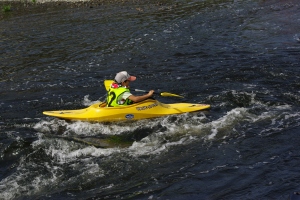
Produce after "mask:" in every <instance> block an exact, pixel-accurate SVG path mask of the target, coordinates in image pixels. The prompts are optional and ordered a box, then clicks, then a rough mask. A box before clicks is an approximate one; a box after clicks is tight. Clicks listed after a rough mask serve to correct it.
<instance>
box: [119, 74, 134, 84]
mask: <svg viewBox="0 0 300 200" xmlns="http://www.w3.org/2000/svg"><path fill="white" fill-rule="evenodd" d="M135 79H136V77H135V76H130V75H129V74H128V73H127V72H126V71H122V72H119V73H117V74H116V77H115V81H116V82H117V83H122V82H124V81H126V80H128V81H135Z"/></svg>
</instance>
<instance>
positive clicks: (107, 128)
mask: <svg viewBox="0 0 300 200" xmlns="http://www.w3.org/2000/svg"><path fill="white" fill-rule="evenodd" d="M0 34H1V37H0V45H1V48H0V53H1V56H0V87H1V88H0V95H1V100H0V156H1V157H0V158H1V159H0V199H288V197H289V195H290V194H291V193H292V192H294V191H299V190H300V185H299V182H300V169H299V166H300V145H299V144H300V136H299V134H300V126H299V125H300V77H299V76H300V69H299V67H300V39H299V37H300V3H299V1H297V0H290V1H289V0H285V1H283V0H271V1H262V0H261V1H260V0H252V1H239V0H234V1H233V0H231V1H230V0H227V1H226V0H223V1H221V0H220V1H208V0H207V1H196V0H191V1H173V2H167V3H163V4H157V3H151V1H150V2H147V3H144V4H143V3H139V4H138V5H137V4H130V3H126V4H118V3H113V4H110V5H103V6H96V7H93V8H76V9H71V8H70V9H64V10H57V11H55V10H52V11H51V12H50V11H49V12H47V13H39V14H27V15H22V16H13V15H12V16H10V17H6V18H5V19H4V20H2V21H0ZM121 70H127V71H128V72H130V73H131V74H133V75H136V76H137V77H138V79H137V81H135V82H134V83H132V87H135V88H139V89H147V90H148V89H154V90H156V91H168V92H173V93H177V94H181V95H184V96H185V97H186V98H185V99H183V100H182V99H174V98H167V97H159V96H158V97H156V98H157V99H158V100H159V101H161V102H165V103H172V102H182V101H184V102H199V103H208V104H211V106H212V109H210V110H209V111H205V112H198V113H190V114H184V115H179V116H169V117H165V118H160V119H152V120H143V121H137V122H132V123H108V124H107V123H106V124H101V123H88V122H69V121H64V120H58V119H54V118H50V117H46V116H44V115H42V111H44V110H60V109H79V108H83V107H86V106H88V105H90V104H92V103H94V102H97V101H103V100H104V99H105V95H106V94H105V89H104V87H103V81H104V80H105V79H112V78H113V77H114V74H115V73H116V72H118V71H121ZM56 136H57V137H56ZM112 136H113V137H115V138H117V140H120V138H121V139H122V140H125V142H126V145H123V146H122V142H121V143H120V146H122V147H118V145H117V146H113V147H111V148H105V149H104V148H98V147H96V146H93V145H89V144H88V143H82V142H78V141H76V140H73V139H72V138H74V137H77V138H82V139H84V138H90V139H91V140H93V141H94V142H96V141H97V139H99V138H106V137H112ZM124 138H125V139H124ZM124 146H125V147H124Z"/></svg>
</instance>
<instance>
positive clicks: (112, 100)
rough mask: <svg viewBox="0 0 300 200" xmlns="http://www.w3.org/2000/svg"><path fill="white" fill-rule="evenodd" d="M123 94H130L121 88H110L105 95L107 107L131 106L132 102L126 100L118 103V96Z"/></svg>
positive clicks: (126, 89) (127, 90)
mask: <svg viewBox="0 0 300 200" xmlns="http://www.w3.org/2000/svg"><path fill="white" fill-rule="evenodd" d="M124 92H130V90H129V89H128V88H124V87H122V86H120V87H118V88H113V87H111V88H110V89H109V90H108V94H107V107H116V106H124V105H130V104H132V103H133V101H131V100H130V99H128V98H127V99H124V100H121V101H118V99H119V97H120V95H122V94H123V93H124Z"/></svg>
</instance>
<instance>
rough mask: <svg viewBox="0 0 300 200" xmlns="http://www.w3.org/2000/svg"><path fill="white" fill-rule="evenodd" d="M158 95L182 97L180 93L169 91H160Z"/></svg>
mask: <svg viewBox="0 0 300 200" xmlns="http://www.w3.org/2000/svg"><path fill="white" fill-rule="evenodd" d="M160 95H161V96H163V97H179V98H184V97H183V96H181V95H178V94H172V93H169V92H162V93H160Z"/></svg>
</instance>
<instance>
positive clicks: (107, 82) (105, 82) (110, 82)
mask: <svg viewBox="0 0 300 200" xmlns="http://www.w3.org/2000/svg"><path fill="white" fill-rule="evenodd" d="M113 82H114V81H113V80H104V86H105V89H106V91H108V90H109V88H110V86H111V84H112V83H113Z"/></svg>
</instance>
